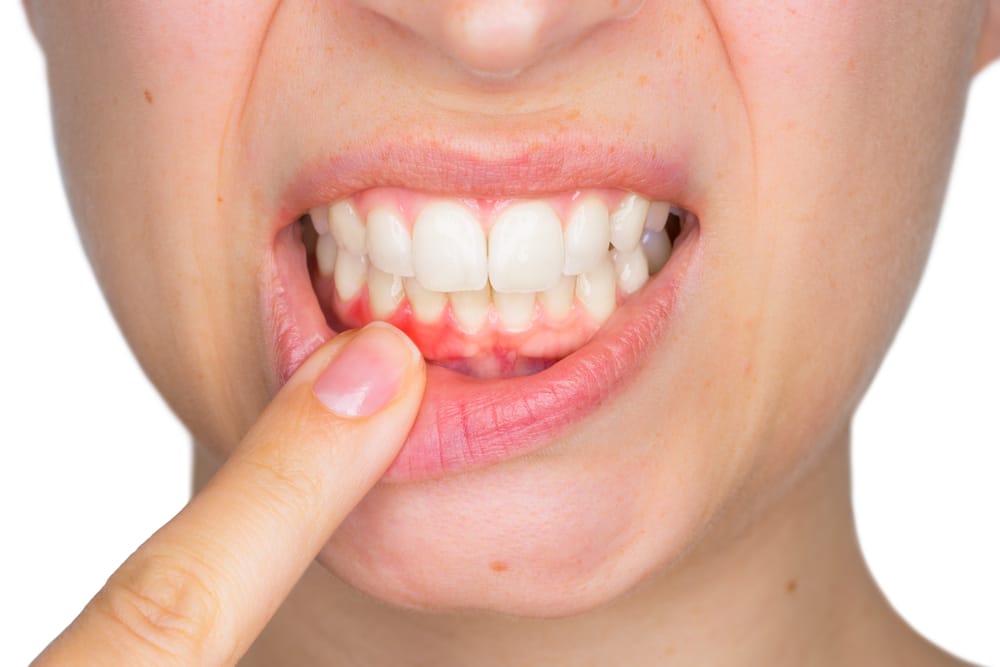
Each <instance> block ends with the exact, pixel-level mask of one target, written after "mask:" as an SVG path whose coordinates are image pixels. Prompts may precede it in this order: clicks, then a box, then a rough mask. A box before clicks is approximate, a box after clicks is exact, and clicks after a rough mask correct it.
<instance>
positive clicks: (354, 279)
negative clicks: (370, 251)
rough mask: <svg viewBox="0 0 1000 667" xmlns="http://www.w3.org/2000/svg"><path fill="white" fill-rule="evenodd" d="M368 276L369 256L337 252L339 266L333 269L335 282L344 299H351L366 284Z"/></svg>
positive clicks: (338, 292)
mask: <svg viewBox="0 0 1000 667" xmlns="http://www.w3.org/2000/svg"><path fill="white" fill-rule="evenodd" d="M367 278H368V258H367V257H365V256H364V255H355V254H354V253H350V252H347V251H345V250H343V249H342V250H341V252H338V253H337V267H336V268H335V269H334V270H333V284H334V285H335V286H336V288H337V295H338V296H339V297H340V299H341V300H342V301H350V300H351V299H353V298H354V297H355V296H357V294H358V292H359V291H360V290H361V288H362V287H364V285H365V280H367Z"/></svg>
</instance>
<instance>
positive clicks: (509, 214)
mask: <svg viewBox="0 0 1000 667" xmlns="http://www.w3.org/2000/svg"><path fill="white" fill-rule="evenodd" d="M488 247H489V269H490V285H491V286H492V287H493V291H495V292H519V293H532V294H533V293H535V292H538V291H541V290H545V289H548V288H550V287H552V286H553V285H555V284H556V283H557V282H559V276H560V275H562V267H563V231H562V223H560V222H559V216H558V215H556V212H555V211H553V210H552V207H551V206H549V205H548V204H546V203H544V202H526V203H523V204H515V205H514V206H511V207H510V208H508V209H505V210H504V211H503V212H502V213H500V215H499V216H498V217H497V220H496V222H494V223H493V227H492V228H491V229H490V240H489V246H488Z"/></svg>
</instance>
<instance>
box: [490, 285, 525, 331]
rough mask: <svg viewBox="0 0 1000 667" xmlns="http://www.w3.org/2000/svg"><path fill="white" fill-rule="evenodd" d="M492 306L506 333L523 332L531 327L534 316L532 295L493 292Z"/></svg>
mask: <svg viewBox="0 0 1000 667" xmlns="http://www.w3.org/2000/svg"><path fill="white" fill-rule="evenodd" d="M493 305H494V306H495V307H496V309H497V316H498V317H499V318H500V323H501V324H502V325H503V328H504V329H506V330H507V331H524V330H525V329H528V328H530V327H531V320H532V319H534V316H535V295H534V293H532V292H529V293H526V294H525V293H518V292H494V293H493Z"/></svg>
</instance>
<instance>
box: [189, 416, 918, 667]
mask: <svg viewBox="0 0 1000 667" xmlns="http://www.w3.org/2000/svg"><path fill="white" fill-rule="evenodd" d="M197 450H198V452H199V454H198V456H197V457H196V486H198V487H199V488H200V486H201V485H202V484H203V483H204V482H205V481H207V478H208V476H209V475H210V473H211V470H212V466H211V463H210V461H208V460H207V457H206V455H205V454H204V451H203V448H201V447H198V448H197ZM883 651H884V652H885V653H886V655H885V656H884V657H885V658H886V662H888V661H889V660H888V658H889V656H890V655H893V656H894V657H895V659H898V658H899V657H900V653H901V652H903V654H904V655H905V654H910V653H912V654H913V655H914V656H922V659H921V662H922V661H923V660H925V659H926V658H927V654H928V653H929V652H931V651H933V649H931V648H930V647H929V645H927V644H925V643H923V642H922V641H921V640H919V639H918V638H917V637H916V635H915V634H913V633H912V631H910V630H909V628H907V627H906V625H905V624H904V623H903V622H902V621H901V620H900V619H899V618H898V617H897V616H896V615H895V614H894V613H893V612H892V610H891V608H890V607H889V605H888V604H887V602H886V601H885V599H884V598H883V597H882V595H881V594H880V592H879V591H878V588H877V587H876V585H875V584H874V582H873V581H872V579H871V577H870V575H869V573H868V570H867V568H866V567H865V564H864V561H863V559H862V556H861V551H860V548H859V545H858V542H857V538H856V534H855V528H854V521H853V514H852V511H851V500H850V466H849V443H848V437H847V436H846V435H845V436H844V437H843V438H842V439H841V441H840V442H839V443H838V444H837V445H835V446H833V447H831V448H830V449H829V450H828V451H827V452H826V454H825V455H824V456H823V457H822V458H821V459H820V460H817V461H816V462H815V463H814V464H813V465H812V466H811V468H810V469H809V470H808V471H807V472H806V473H805V474H804V475H802V477H801V478H799V479H798V480H797V481H796V482H795V483H794V485H793V486H792V487H791V488H790V489H787V490H786V491H784V493H783V494H782V496H781V497H780V498H778V499H777V500H775V501H774V502H772V503H771V504H770V506H769V507H768V508H767V509H766V510H764V511H763V512H761V513H760V515H759V516H757V517H756V518H755V519H754V520H753V521H752V522H749V523H747V522H744V523H743V525H741V526H735V525H733V523H732V522H730V521H727V520H722V521H720V522H718V523H717V524H716V526H715V527H714V528H713V530H712V531H711V535H710V536H708V537H706V539H704V540H703V541H702V543H701V544H700V545H699V546H698V547H697V548H696V549H694V550H692V551H691V552H690V553H689V554H688V555H687V556H686V557H685V558H684V560H683V562H681V563H679V564H677V565H676V566H674V567H672V568H670V569H669V570H667V571H663V572H660V573H658V574H656V575H655V576H653V577H650V578H648V579H647V580H645V581H644V582H642V583H641V584H640V585H639V586H637V587H636V588H635V589H633V590H632V591H631V592H630V593H628V594H627V595H625V596H622V597H621V598H619V599H617V600H615V601H613V602H611V603H609V604H607V605H605V606H603V607H600V608H597V609H594V610H591V611H589V612H586V613H583V614H578V615H575V616H571V617H565V618H558V619H531V618H514V617H510V616H502V615H497V614H489V613H483V612H475V613H468V612H456V613H433V614H432V613H426V614H425V613H420V612H414V611H411V610H403V609H398V608H395V607H390V606H387V605H384V604H382V603H380V602H378V601H376V600H374V599H372V598H370V597H368V596H366V595H365V594H363V593H361V592H359V591H357V590H356V589H354V588H352V587H350V586H348V585H347V584H345V583H344V582H343V581H342V580H340V579H339V578H337V577H336V576H334V575H333V574H331V573H330V572H329V571H327V570H325V569H324V568H322V567H321V566H319V565H317V564H316V563H313V565H312V566H310V568H309V570H308V571H307V572H306V574H305V576H304V577H303V579H302V580H301V581H300V582H299V584H298V585H297V587H296V588H295V590H294V591H293V592H292V594H291V596H290V597H289V598H288V599H287V600H286V602H285V604H284V605H283V606H282V608H281V609H280V610H279V612H278V613H277V615H276V616H275V617H274V619H273V620H272V622H271V623H270V624H269V625H268V627H267V629H266V630H265V631H264V633H263V634H262V635H261V636H260V638H259V639H258V641H257V642H256V643H255V644H254V646H253V647H252V648H251V651H250V652H249V653H248V654H247V656H246V659H245V661H244V662H243V663H242V664H245V665H257V664H260V665H265V664H267V665H269V664H303V665H305V664H331V663H337V662H338V659H342V660H345V661H346V662H350V663H351V664H354V663H358V664H366V665H373V666H378V665H401V664H433V665H467V664H475V665H494V664H495V665H501V664H503V665H508V664H546V665H563V664H565V665H579V664H629V665H654V664H663V662H664V661H665V660H666V659H668V658H669V660H670V664H672V665H688V664H691V665H714V664H720V665H721V664H801V665H821V664H854V663H853V662H852V660H851V659H852V658H857V656H858V655H861V654H863V655H864V656H865V658H866V659H867V660H871V659H873V658H875V657H876V656H878V655H879V653H880V652H883ZM875 662H876V663H878V662H879V661H878V660H876V661H875Z"/></svg>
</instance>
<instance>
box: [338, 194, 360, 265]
mask: <svg viewBox="0 0 1000 667" xmlns="http://www.w3.org/2000/svg"><path fill="white" fill-rule="evenodd" d="M330 231H331V232H332V233H333V238H335V239H337V245H339V246H340V247H341V248H344V249H345V250H347V251H348V252H350V253H353V254H355V255H364V254H365V253H366V252H367V251H368V247H367V244H366V243H365V223H364V222H363V221H362V220H361V218H360V217H358V213H357V211H355V210H354V205H353V204H351V202H350V201H347V200H346V199H345V200H344V201H339V202H337V203H336V204H334V205H333V206H331V207H330Z"/></svg>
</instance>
